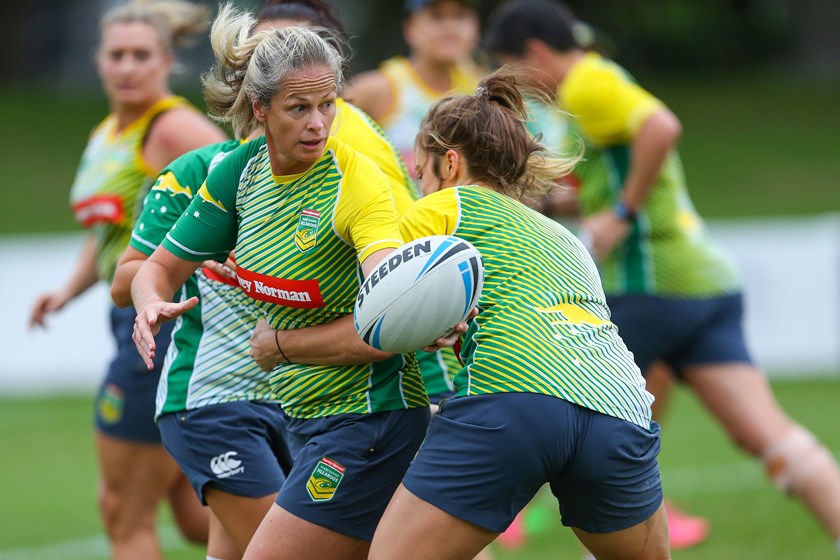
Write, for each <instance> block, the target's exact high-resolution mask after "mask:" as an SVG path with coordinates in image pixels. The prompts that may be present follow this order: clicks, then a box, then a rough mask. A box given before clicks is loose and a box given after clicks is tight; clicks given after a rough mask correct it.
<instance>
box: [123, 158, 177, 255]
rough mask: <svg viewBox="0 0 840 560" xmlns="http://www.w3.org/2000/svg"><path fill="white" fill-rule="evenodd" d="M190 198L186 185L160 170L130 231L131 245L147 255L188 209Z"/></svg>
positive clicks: (170, 173)
mask: <svg viewBox="0 0 840 560" xmlns="http://www.w3.org/2000/svg"><path fill="white" fill-rule="evenodd" d="M192 197H193V190H192V189H191V188H190V186H189V185H182V184H181V181H179V180H178V177H176V175H175V173H174V172H173V171H171V170H164V172H163V173H162V174H161V175H160V176H158V178H157V181H155V184H154V185H153V186H152V189H151V191H149V194H148V195H146V201H145V202H144V203H143V210H142V211H141V212H140V216H139V217H138V219H137V222H136V223H135V224H134V230H133V231H132V232H131V241H130V244H131V246H132V247H133V248H134V249H137V250H138V251H140V252H141V253H143V254H145V255H147V256H149V255H151V254H152V253H153V252H154V251H155V249H157V246H158V245H160V244H161V243H162V242H163V240H164V238H165V237H166V234H167V233H168V232H169V230H170V229H171V228H172V226H173V225H175V222H177V221H178V217H179V216H180V215H181V214H183V213H184V211H185V210H186V209H187V207H189V205H190V201H192Z"/></svg>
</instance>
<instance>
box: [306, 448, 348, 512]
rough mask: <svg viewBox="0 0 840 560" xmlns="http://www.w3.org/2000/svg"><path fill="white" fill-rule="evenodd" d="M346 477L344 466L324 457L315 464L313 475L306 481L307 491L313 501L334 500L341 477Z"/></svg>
mask: <svg viewBox="0 0 840 560" xmlns="http://www.w3.org/2000/svg"><path fill="white" fill-rule="evenodd" d="M342 478H344V467H343V466H341V465H339V464H338V463H336V462H335V461H333V460H332V459H330V458H329V457H324V458H323V459H321V460H320V461H318V464H317V465H315V470H313V471H312V476H310V477H309V480H308V481H307V483H306V491H307V492H309V497H310V498H312V501H313V502H326V501H328V500H332V498H333V496H334V495H335V492H336V490H338V485H339V484H341V479H342Z"/></svg>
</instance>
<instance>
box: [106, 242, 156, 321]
mask: <svg viewBox="0 0 840 560" xmlns="http://www.w3.org/2000/svg"><path fill="white" fill-rule="evenodd" d="M147 258H148V257H147V256H146V254H145V253H141V252H140V251H138V250H137V249H135V248H134V247H126V249H125V252H124V253H123V254H122V256H121V257H120V260H119V261H117V269H116V271H115V272H114V281H113V282H111V299H112V300H114V303H115V304H116V305H117V307H128V306H130V305H131V282H132V281H133V280H134V277H135V276H136V275H137V271H138V270H140V267H141V266H143V263H144V262H146V259H147Z"/></svg>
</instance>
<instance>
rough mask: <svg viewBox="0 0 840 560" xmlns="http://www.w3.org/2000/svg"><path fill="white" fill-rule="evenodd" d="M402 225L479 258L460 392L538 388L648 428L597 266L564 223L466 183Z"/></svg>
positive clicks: (425, 203) (643, 395)
mask: <svg viewBox="0 0 840 560" xmlns="http://www.w3.org/2000/svg"><path fill="white" fill-rule="evenodd" d="M400 229H401V231H402V234H403V237H405V238H406V239H417V238H420V237H424V236H427V235H456V236H458V237H461V238H463V239H465V240H467V241H469V242H470V243H472V244H473V245H474V246H475V247H476V248H477V249H478V250H479V251H480V252H481V256H482V258H483V260H484V267H485V278H484V289H483V291H482V294H481V299H480V300H479V308H480V313H479V314H478V316H477V317H476V318H475V319H474V320H473V321H471V323H470V328H469V330H468V331H467V333H466V335H465V337H464V342H463V345H462V350H461V357H462V359H463V361H464V367H463V368H462V369H461V370H460V371H459V372H458V374H457V375H456V377H455V388H456V390H457V395H458V396H467V395H483V394H490V393H539V394H544V395H550V396H554V397H557V398H560V399H563V400H566V401H569V402H573V403H575V404H578V405H580V406H582V407H584V408H588V409H591V410H595V411H598V412H601V413H603V414H607V415H609V416H614V417H617V418H622V419H624V420H627V421H630V422H633V423H634V424H637V425H639V426H641V427H643V428H645V429H648V428H649V427H650V421H651V412H650V404H651V402H652V401H653V397H652V396H651V395H650V394H649V393H648V392H647V391H645V382H644V379H643V378H642V376H641V373H640V372H639V368H638V367H636V365H635V364H634V363H633V356H632V354H631V353H630V352H629V351H628V350H627V348H626V347H625V346H624V342H623V341H622V340H621V337H620V336H619V335H618V329H617V328H616V326H615V325H614V324H613V323H611V322H610V312H609V309H608V308H607V304H606V302H605V297H604V293H603V291H602V289H601V283H600V280H599V278H598V271H597V269H596V267H595V263H594V262H593V261H592V258H591V257H590V256H589V254H588V253H587V251H586V249H585V248H584V247H583V245H582V244H581V243H580V241H578V240H577V238H576V237H575V236H574V235H572V234H571V233H569V231H567V230H566V229H565V228H564V227H563V226H561V225H559V224H558V223H556V222H555V221H553V220H551V219H550V218H547V217H545V216H543V215H541V214H539V213H538V212H535V211H533V210H531V209H530V208H527V207H526V206H524V205H523V204H521V203H519V202H517V201H515V200H513V199H511V198H509V197H507V196H505V195H502V194H500V193H497V192H495V191H492V190H490V189H486V188H483V187H477V186H463V187H455V188H451V189H445V190H442V191H439V192H436V193H433V194H431V195H428V196H426V197H424V198H422V199H420V200H419V201H418V202H416V203H415V204H414V206H413V207H412V208H411V209H410V210H408V211H407V212H406V213H405V214H404V215H403V217H402V219H401V220H400Z"/></svg>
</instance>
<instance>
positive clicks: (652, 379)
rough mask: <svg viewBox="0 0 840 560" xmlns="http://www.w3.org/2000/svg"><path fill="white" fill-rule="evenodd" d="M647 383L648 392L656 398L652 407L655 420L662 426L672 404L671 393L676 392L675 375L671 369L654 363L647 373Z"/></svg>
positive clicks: (659, 363)
mask: <svg viewBox="0 0 840 560" xmlns="http://www.w3.org/2000/svg"><path fill="white" fill-rule="evenodd" d="M645 381H646V382H647V390H648V392H649V393H651V394H652V395H653V396H654V397H656V400H655V401H653V405H651V410H652V411H653V419H654V420H656V421H657V422H658V423H659V424H662V420H663V419H664V417H665V411H666V410H667V409H668V404H669V403H670V402H671V393H672V392H673V390H674V383H675V380H674V375H673V373H671V368H669V367H668V366H666V365H665V364H663V363H661V362H654V363H653V364H651V365H650V367H648V368H647V370H646V371H645Z"/></svg>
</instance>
